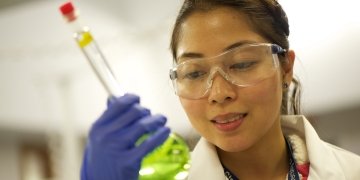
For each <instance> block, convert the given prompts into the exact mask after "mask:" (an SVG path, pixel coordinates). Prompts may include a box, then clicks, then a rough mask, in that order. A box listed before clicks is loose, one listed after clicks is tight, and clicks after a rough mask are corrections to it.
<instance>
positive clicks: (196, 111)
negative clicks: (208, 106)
mask: <svg viewBox="0 0 360 180" xmlns="http://www.w3.org/2000/svg"><path fill="white" fill-rule="evenodd" d="M180 103H181V105H182V107H183V108H184V110H185V113H186V115H187V116H188V118H189V120H190V121H191V123H192V124H193V125H195V124H196V123H198V122H195V121H199V119H202V116H204V114H206V113H205V112H204V111H205V105H204V103H202V102H201V100H189V99H183V98H180Z"/></svg>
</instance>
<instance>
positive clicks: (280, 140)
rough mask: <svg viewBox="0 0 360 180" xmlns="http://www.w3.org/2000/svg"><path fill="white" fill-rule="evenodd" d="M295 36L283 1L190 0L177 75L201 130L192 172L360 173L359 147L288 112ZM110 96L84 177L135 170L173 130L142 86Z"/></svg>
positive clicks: (179, 25) (180, 31) (133, 175)
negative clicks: (138, 91) (338, 142)
mask: <svg viewBox="0 0 360 180" xmlns="http://www.w3.org/2000/svg"><path fill="white" fill-rule="evenodd" d="M288 36H289V25H288V21H287V17H286V14H285V13H284V11H283V10H282V8H281V6H280V5H279V4H278V3H277V2H276V1H275V0H232V1H231V0H225V1H224V0H185V2H184V4H183V6H182V9H181V10H180V13H179V15H178V18H177V20H176V23H175V27H174V31H173V36H172V41H171V49H172V54H173V57H174V68H173V69H171V72H170V77H171V79H172V81H173V84H174V88H175V91H176V94H177V95H178V96H179V99H180V102H181V104H182V106H183V108H184V110H185V112H186V114H187V116H188V118H189V120H190V122H191V124H192V126H193V127H194V128H195V129H196V130H197V131H198V132H199V134H200V135H201V136H202V138H201V140H200V141H199V143H198V144H197V145H196V147H195V149H194V152H193V154H192V165H191V169H190V174H189V179H196V180H197V179H207V180H208V179H214V180H217V179H226V178H227V179H282V180H283V179H359V178H360V157H359V156H357V155H355V154H352V153H350V152H347V151H345V150H342V149H340V148H337V147H334V146H332V145H329V144H327V143H325V142H323V141H322V140H320V139H319V137H318V136H317V134H316V132H315V131H314V129H313V127H312V126H311V125H310V123H309V122H308V121H307V120H306V119H305V117H303V116H301V115H290V114H298V113H299V106H298V104H299V102H298V83H297V81H296V80H294V79H293V64H294V59H295V53H294V51H293V50H290V49H289V43H288ZM291 82H293V83H292V84H291ZM290 85H291V86H290ZM289 91H292V92H289ZM288 94H291V97H290V98H288ZM109 104H110V105H109V107H108V109H107V110H106V111H105V112H104V114H103V115H102V116H101V117H100V118H99V120H98V121H97V122H96V123H95V124H94V126H93V128H92V129H91V132H90V136H89V143H88V145H87V148H86V152H85V157H84V163H83V169H82V179H137V177H138V171H139V168H140V162H141V159H142V157H143V156H145V155H146V154H147V153H148V152H150V151H151V150H152V149H154V148H155V147H156V146H158V145H159V144H161V143H162V142H163V141H164V140H165V139H166V137H167V135H168V133H169V129H168V128H167V127H165V126H164V124H165V121H166V118H165V117H163V116H161V115H151V113H150V111H149V110H147V109H145V108H143V107H141V106H140V105H139V98H138V97H137V96H135V95H129V94H128V95H125V96H124V97H120V98H117V99H113V100H112V102H110V103H109ZM149 132H153V133H154V135H153V136H151V137H150V138H149V139H148V140H147V141H146V142H145V143H143V144H141V145H140V146H139V147H135V145H134V143H135V141H136V140H137V139H138V138H139V137H140V136H141V135H142V134H144V133H149ZM204 171H206V173H204Z"/></svg>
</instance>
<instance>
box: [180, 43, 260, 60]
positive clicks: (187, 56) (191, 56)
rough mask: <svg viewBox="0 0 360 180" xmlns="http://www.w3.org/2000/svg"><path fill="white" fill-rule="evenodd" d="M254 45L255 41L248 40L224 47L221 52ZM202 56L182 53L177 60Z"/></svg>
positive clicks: (193, 53) (200, 55) (201, 55)
mask: <svg viewBox="0 0 360 180" xmlns="http://www.w3.org/2000/svg"><path fill="white" fill-rule="evenodd" d="M252 43H255V41H249V40H244V41H239V42H236V43H234V44H231V45H230V46H228V47H226V48H224V49H223V52H226V51H229V50H231V49H235V48H237V47H240V46H243V45H246V44H252ZM203 57H204V54H202V53H195V52H184V53H182V54H181V55H180V56H179V57H178V58H177V59H178V60H179V59H183V58H203Z"/></svg>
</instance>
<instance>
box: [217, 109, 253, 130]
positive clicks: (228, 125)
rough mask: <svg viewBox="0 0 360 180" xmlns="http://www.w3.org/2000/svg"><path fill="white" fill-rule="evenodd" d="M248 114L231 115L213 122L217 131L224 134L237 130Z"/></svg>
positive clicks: (218, 117)
mask: <svg viewBox="0 0 360 180" xmlns="http://www.w3.org/2000/svg"><path fill="white" fill-rule="evenodd" d="M246 116H247V113H229V114H225V115H219V116H216V117H215V118H213V119H212V120H211V122H212V123H213V124H214V125H215V127H216V128H217V129H219V130H220V131H224V132H230V131H234V130H235V129H237V128H238V127H239V126H240V125H241V124H242V122H243V121H244V119H245V117H246Z"/></svg>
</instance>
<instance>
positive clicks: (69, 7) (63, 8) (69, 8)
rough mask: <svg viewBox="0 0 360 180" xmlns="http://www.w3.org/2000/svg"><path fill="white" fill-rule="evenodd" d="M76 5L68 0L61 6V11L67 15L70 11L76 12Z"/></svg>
mask: <svg viewBox="0 0 360 180" xmlns="http://www.w3.org/2000/svg"><path fill="white" fill-rule="evenodd" d="M74 9H75V8H74V6H73V4H72V3H71V2H67V3H65V4H63V5H62V6H60V11H61V13H62V14H63V15H67V14H69V13H72V12H74Z"/></svg>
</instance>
